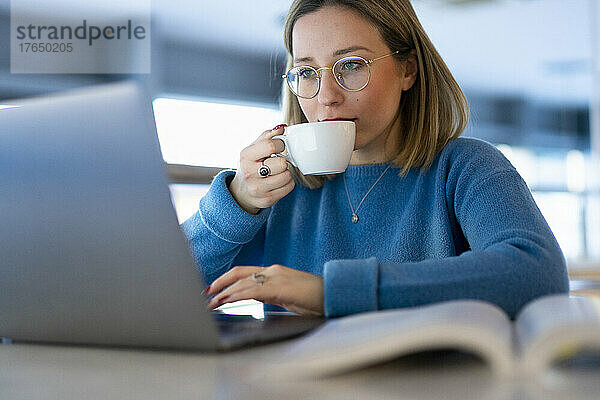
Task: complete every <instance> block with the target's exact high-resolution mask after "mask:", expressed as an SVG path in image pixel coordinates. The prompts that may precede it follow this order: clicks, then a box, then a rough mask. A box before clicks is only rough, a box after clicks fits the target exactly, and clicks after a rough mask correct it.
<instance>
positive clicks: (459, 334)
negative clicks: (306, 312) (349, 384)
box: [274, 300, 513, 376]
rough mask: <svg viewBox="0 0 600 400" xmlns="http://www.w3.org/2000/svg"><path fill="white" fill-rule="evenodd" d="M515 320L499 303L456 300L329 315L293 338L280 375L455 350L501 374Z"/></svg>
mask: <svg viewBox="0 0 600 400" xmlns="http://www.w3.org/2000/svg"><path fill="white" fill-rule="evenodd" d="M511 329H512V327H511V322H510V320H509V319H508V317H507V316H506V314H505V313H504V312H503V311H502V310H500V309H499V308H498V307H496V306H494V305H491V304H489V303H485V302H481V301H476V300H456V301H449V302H444V303H438V304H432V305H427V306H421V307H414V308H408V309H396V310H385V311H374V312H368V313H362V314H358V315H353V316H348V317H343V318H337V319H331V320H329V321H327V322H326V323H325V324H324V325H323V326H322V327H320V328H318V329H317V330H315V331H313V332H312V333H309V334H308V335H307V336H304V337H301V338H300V339H298V340H296V341H294V342H292V343H291V344H290V345H289V346H288V347H287V349H286V350H285V351H284V354H282V357H281V358H282V360H279V361H278V362H276V363H274V365H277V371H276V373H279V374H281V373H283V374H286V373H287V374H289V375H290V376H294V375H309V376H322V375H324V374H331V373H338V372H342V371H346V370H350V369H354V368H358V367H362V366H366V365H370V364H374V363H377V362H383V361H388V360H390V359H393V358H396V357H398V356H401V355H405V354H410V353H415V352H419V351H425V350H435V349H457V350H462V351H466V352H469V353H473V354H476V355H478V356H481V357H482V358H483V359H484V360H486V361H488V362H489V363H490V364H491V368H492V369H493V370H495V371H497V372H499V373H501V374H503V373H507V371H508V370H510V369H511V367H512V362H513V359H512V358H513V354H512V332H511Z"/></svg>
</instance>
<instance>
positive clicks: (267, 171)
mask: <svg viewBox="0 0 600 400" xmlns="http://www.w3.org/2000/svg"><path fill="white" fill-rule="evenodd" d="M269 175H271V168H269V166H268V165H265V162H264V161H261V162H260V167H258V176H260V177H261V178H266V177H267V176H269Z"/></svg>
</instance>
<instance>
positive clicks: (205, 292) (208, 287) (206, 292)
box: [202, 285, 210, 296]
mask: <svg viewBox="0 0 600 400" xmlns="http://www.w3.org/2000/svg"><path fill="white" fill-rule="evenodd" d="M209 290H210V285H208V286H207V287H206V289H204V291H203V292H202V294H203V295H205V296H206V295H207V294H208V291H209Z"/></svg>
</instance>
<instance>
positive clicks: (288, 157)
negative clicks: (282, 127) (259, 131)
mask: <svg viewBox="0 0 600 400" xmlns="http://www.w3.org/2000/svg"><path fill="white" fill-rule="evenodd" d="M271 139H281V140H282V141H283V144H284V145H285V149H284V150H283V152H281V153H278V154H276V155H277V156H280V157H283V158H285V159H286V160H287V161H289V162H290V163H292V165H293V166H294V167H296V168H297V167H298V165H296V161H294V158H293V157H292V153H290V152H289V151H288V142H287V137H285V135H275V136H273V137H272V138H271Z"/></svg>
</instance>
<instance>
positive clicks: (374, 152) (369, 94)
mask: <svg viewBox="0 0 600 400" xmlns="http://www.w3.org/2000/svg"><path fill="white" fill-rule="evenodd" d="M292 43H293V48H292V52H293V57H294V65H311V66H313V67H316V68H320V67H331V66H332V65H333V63H334V62H335V61H337V60H339V59H340V58H343V57H347V56H360V57H363V58H365V59H367V60H368V59H372V58H376V57H380V56H383V55H386V54H389V53H391V52H392V50H390V49H389V48H388V47H387V46H386V44H385V43H384V42H383V39H382V38H381V36H380V35H379V32H378V31H377V29H376V28H375V27H374V26H373V25H372V24H371V23H370V22H369V21H368V20H366V19H364V18H363V17H362V16H361V15H360V14H358V13H357V12H355V11H354V10H352V9H349V8H345V7H331V6H330V7H323V8H321V9H319V10H318V11H315V12H312V13H310V14H306V15H304V16H302V17H301V18H299V19H298V20H297V21H296V23H295V25H294V29H293V32H292ZM370 68H371V79H370V81H369V84H368V85H367V87H365V88H364V89H363V90H361V91H358V92H349V91H346V90H344V89H342V88H341V87H340V86H339V85H338V84H337V83H336V82H335V79H334V77H333V74H332V73H331V71H330V70H322V71H321V75H322V79H321V88H320V90H319V93H318V94H317V95H316V96H315V97H313V98H312V99H303V98H298V101H299V102H300V107H301V108H302V111H303V112H304V115H305V116H306V118H307V119H308V121H309V122H315V121H324V120H330V119H349V120H353V121H354V122H355V123H356V142H355V145H354V153H353V154H352V159H351V161H350V163H351V164H372V163H381V162H386V161H389V159H390V155H391V154H393V153H390V150H391V149H390V147H391V146H398V145H399V144H398V143H395V141H394V138H393V137H390V140H389V141H388V140H386V139H387V136H388V133H389V132H390V130H391V129H392V125H393V124H394V122H395V116H396V112H397V110H398V106H399V102H400V96H401V95H402V91H403V90H408V89H409V88H410V86H412V83H414V76H415V74H414V73H411V74H410V75H409V74H407V73H406V72H407V71H406V63H405V62H398V61H397V60H396V59H394V57H386V58H383V59H381V60H378V61H375V62H374V63H373V64H371V66H370ZM385 148H388V155H386V153H385V150H384V149H385Z"/></svg>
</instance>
